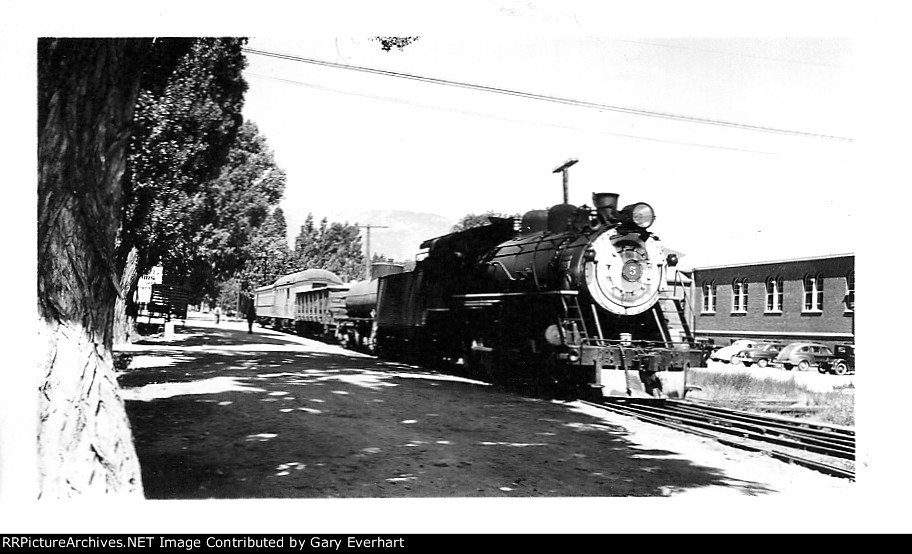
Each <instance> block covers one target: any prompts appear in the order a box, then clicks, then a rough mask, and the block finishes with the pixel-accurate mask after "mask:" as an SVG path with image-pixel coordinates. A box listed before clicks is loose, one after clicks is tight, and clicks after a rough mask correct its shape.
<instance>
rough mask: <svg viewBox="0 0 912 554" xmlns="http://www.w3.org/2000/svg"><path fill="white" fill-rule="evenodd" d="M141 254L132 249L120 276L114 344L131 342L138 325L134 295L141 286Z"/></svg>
mask: <svg viewBox="0 0 912 554" xmlns="http://www.w3.org/2000/svg"><path fill="white" fill-rule="evenodd" d="M138 258H139V253H138V251H137V250H136V248H131V249H130V253H129V254H127V261H126V263H125V264H124V268H123V272H122V273H121V275H120V291H121V294H120V295H119V296H118V297H117V302H116V303H115V306H114V344H123V343H128V342H130V338H131V335H132V334H133V331H134V326H135V323H136V302H134V301H133V294H134V293H135V292H136V288H137V285H138V284H139V271H138V269H137V266H138V264H139V260H138Z"/></svg>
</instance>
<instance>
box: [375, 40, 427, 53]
mask: <svg viewBox="0 0 912 554" xmlns="http://www.w3.org/2000/svg"><path fill="white" fill-rule="evenodd" d="M419 38H421V37H371V40H376V41H377V42H379V43H380V48H382V49H383V51H384V52H389V51H390V50H392V49H393V48H394V47H395V48H398V49H399V50H402V49H403V48H405V47H406V46H408V45H409V44H411V43H413V42H415V41H416V40H418V39H419Z"/></svg>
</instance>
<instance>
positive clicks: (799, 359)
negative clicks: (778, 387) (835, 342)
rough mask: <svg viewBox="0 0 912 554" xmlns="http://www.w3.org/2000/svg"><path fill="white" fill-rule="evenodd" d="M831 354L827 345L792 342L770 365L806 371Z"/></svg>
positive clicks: (817, 365) (823, 361) (822, 361)
mask: <svg viewBox="0 0 912 554" xmlns="http://www.w3.org/2000/svg"><path fill="white" fill-rule="evenodd" d="M832 356H833V351H832V350H831V349H830V347H829V346H826V345H824V344H819V343H816V342H793V343H792V344H789V345H788V346H786V347H785V348H783V349H782V351H781V352H779V355H777V356H776V359H775V361H773V362H772V363H771V365H774V366H777V367H784V368H785V369H787V370H791V369H792V368H793V367H797V368H798V369H799V371H807V370H808V369H810V368H812V367H819V366H820V364H821V363H825V362H826V360H828V359H829V358H830V357H832Z"/></svg>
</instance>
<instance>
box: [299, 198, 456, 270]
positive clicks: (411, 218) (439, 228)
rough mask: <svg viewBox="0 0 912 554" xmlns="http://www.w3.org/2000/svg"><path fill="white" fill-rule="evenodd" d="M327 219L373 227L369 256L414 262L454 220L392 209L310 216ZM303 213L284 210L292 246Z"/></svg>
mask: <svg viewBox="0 0 912 554" xmlns="http://www.w3.org/2000/svg"><path fill="white" fill-rule="evenodd" d="M324 215H325V217H327V218H328V219H329V221H330V222H339V223H349V224H355V223H357V224H359V225H376V227H373V228H371V230H370V251H371V255H372V256H373V255H374V254H382V255H383V256H385V257H387V258H393V259H394V260H396V261H404V260H414V259H415V253H417V252H418V249H419V248H418V247H419V245H420V244H421V243H422V242H424V241H425V240H427V239H429V238H434V237H439V236H440V235H445V234H447V233H449V232H450V231H451V230H452V228H453V225H455V224H456V220H454V219H452V218H449V217H444V216H441V215H437V214H430V213H423V212H404V211H396V210H367V211H360V212H355V211H346V212H336V213H331V214H316V213H315V214H314V223H315V224H317V225H319V223H320V220H321V219H322V218H323V217H324ZM306 218H307V212H306V211H305V212H304V213H291V212H289V211H285V219H286V222H287V224H288V237H289V238H288V240H289V243H290V245H291V246H292V247H294V239H295V237H296V236H298V234H299V233H300V231H301V225H303V224H304V221H305V219H306ZM366 241H367V229H361V242H362V244H363V243H366Z"/></svg>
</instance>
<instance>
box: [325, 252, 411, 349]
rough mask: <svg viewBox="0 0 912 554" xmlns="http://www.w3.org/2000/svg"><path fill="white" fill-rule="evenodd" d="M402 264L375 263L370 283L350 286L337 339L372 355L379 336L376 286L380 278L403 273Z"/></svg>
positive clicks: (366, 281)
mask: <svg viewBox="0 0 912 554" xmlns="http://www.w3.org/2000/svg"><path fill="white" fill-rule="evenodd" d="M402 269H403V266H402V264H396V263H392V262H374V263H373V264H371V275H370V277H371V278H370V279H368V280H364V281H358V282H355V283H353V284H352V285H351V287H350V288H349V290H348V291H346V292H345V293H344V295H343V301H344V305H345V314H344V316H341V317H340V318H339V330H338V338H339V340H340V341H341V342H342V344H343V345H344V346H346V347H347V348H352V349H354V350H362V351H366V352H373V351H374V346H375V335H376V315H377V311H376V308H377V283H378V282H379V279H380V278H381V277H384V276H386V275H392V274H395V273H402Z"/></svg>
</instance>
